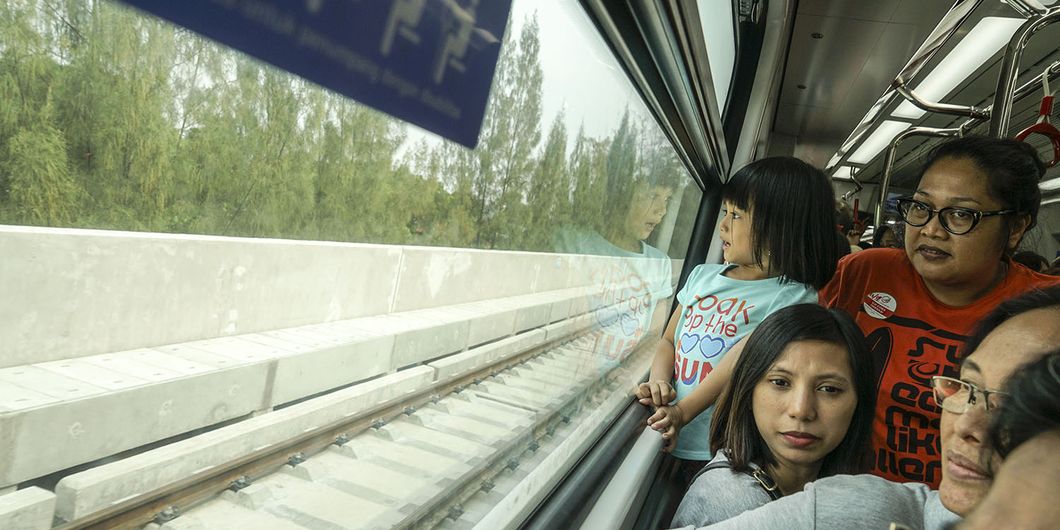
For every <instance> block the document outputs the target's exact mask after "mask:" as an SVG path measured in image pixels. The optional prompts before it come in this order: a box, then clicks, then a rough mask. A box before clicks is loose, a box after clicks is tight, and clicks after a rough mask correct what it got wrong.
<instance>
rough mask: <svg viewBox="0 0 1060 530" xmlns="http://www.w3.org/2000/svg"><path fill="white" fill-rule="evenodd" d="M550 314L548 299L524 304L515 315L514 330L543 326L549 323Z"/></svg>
mask: <svg viewBox="0 0 1060 530" xmlns="http://www.w3.org/2000/svg"><path fill="white" fill-rule="evenodd" d="M551 315H552V302H550V301H548V300H544V301H540V302H537V303H535V304H533V305H527V306H524V307H522V308H520V309H519V312H518V313H516V315H515V331H516V332H517V333H518V332H522V331H526V330H528V329H533V328H539V327H541V326H544V325H545V324H548V323H549V319H550V318H551Z"/></svg>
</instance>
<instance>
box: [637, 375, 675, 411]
mask: <svg viewBox="0 0 1060 530" xmlns="http://www.w3.org/2000/svg"><path fill="white" fill-rule="evenodd" d="M633 393H634V394H635V395H636V396H637V401H639V402H640V404H641V405H648V406H652V407H662V406H664V405H669V404H670V402H671V401H673V400H674V398H676V397H677V392H676V391H674V387H672V386H670V382H669V381H648V382H647V383H641V384H639V385H637V388H635V389H633Z"/></svg>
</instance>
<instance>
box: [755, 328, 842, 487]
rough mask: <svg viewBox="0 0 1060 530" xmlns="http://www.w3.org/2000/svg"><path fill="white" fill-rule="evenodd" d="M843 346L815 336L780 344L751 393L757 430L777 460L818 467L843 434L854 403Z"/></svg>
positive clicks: (786, 464) (790, 465)
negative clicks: (778, 352) (766, 369)
mask: <svg viewBox="0 0 1060 530" xmlns="http://www.w3.org/2000/svg"><path fill="white" fill-rule="evenodd" d="M853 381H854V375H853V370H852V369H851V367H850V359H849V354H848V353H847V350H846V348H844V347H843V346H841V345H839V344H836V343H834V342H825V341H820V340H802V341H795V342H792V343H790V344H788V345H787V347H785V348H784V352H783V353H781V354H780V356H779V357H778V358H777V361H776V362H775V363H773V366H771V367H770V368H769V371H767V372H766V375H765V377H763V378H762V380H761V381H759V382H758V384H756V385H755V389H754V393H753V398H752V399H753V403H752V410H753V411H754V416H755V424H756V425H757V426H758V432H759V434H761V436H762V439H763V440H764V441H765V443H766V445H767V446H768V447H769V450H770V452H772V454H773V457H774V458H775V459H776V461H777V464H778V465H779V466H782V467H786V468H789V469H790V468H800V467H806V466H819V465H820V461H821V460H822V459H823V458H824V457H825V456H827V455H828V453H830V452H832V450H834V449H835V448H836V447H838V446H839V443H840V442H842V441H843V438H844V437H845V436H846V434H847V429H848V428H849V427H850V420H851V418H852V417H853V416H854V409H855V408H856V407H857V402H858V398H857V393H856V392H855V390H856V389H855V388H854V383H853Z"/></svg>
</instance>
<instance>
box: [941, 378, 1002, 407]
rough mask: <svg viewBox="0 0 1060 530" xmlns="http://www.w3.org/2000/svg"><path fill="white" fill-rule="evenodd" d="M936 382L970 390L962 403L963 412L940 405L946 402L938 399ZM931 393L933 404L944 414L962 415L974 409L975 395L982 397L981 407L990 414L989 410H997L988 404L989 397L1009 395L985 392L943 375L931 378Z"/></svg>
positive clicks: (971, 384) (1000, 392) (995, 391)
mask: <svg viewBox="0 0 1060 530" xmlns="http://www.w3.org/2000/svg"><path fill="white" fill-rule="evenodd" d="M936 381H952V382H954V383H957V384H959V385H960V386H966V387H968V388H969V389H970V390H969V392H968V401H966V402H965V403H964V410H962V411H961V412H955V411H952V410H949V409H947V408H945V407H943V406H942V403H943V402H944V401H946V400H945V399H939V390H938V386H937V385H936ZM931 393H932V395H934V396H935V404H936V405H938V406H939V408H941V409H943V410H945V411H946V412H951V413H953V414H964V413H965V412H968V411H969V410H970V409H971V408H972V407H974V406H975V404H976V403H977V402H978V399H976V397H975V396H976V394H981V395H982V396H983V407H984V408H985V409H986V411H987V412H990V411H991V410H993V409H995V408H997V405H996V404H995V405H991V403H990V396H991V395H997V396H1007V395H1009V393H1008V392H1002V391H1000V390H986V389H983V388H979V386H978V385H975V384H974V383H969V382H968V381H962V380H960V379H956V378H953V377H946V376H944V375H935V376H931Z"/></svg>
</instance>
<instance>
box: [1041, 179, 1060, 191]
mask: <svg viewBox="0 0 1060 530" xmlns="http://www.w3.org/2000/svg"><path fill="white" fill-rule="evenodd" d="M1038 189H1040V190H1042V191H1052V190H1055V189H1060V177H1056V178H1053V179H1049V180H1047V181H1045V182H1042V183H1040V184H1038Z"/></svg>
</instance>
